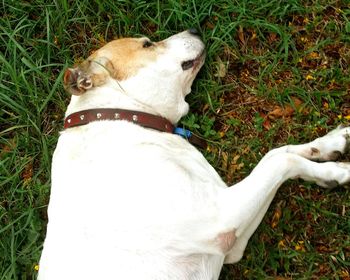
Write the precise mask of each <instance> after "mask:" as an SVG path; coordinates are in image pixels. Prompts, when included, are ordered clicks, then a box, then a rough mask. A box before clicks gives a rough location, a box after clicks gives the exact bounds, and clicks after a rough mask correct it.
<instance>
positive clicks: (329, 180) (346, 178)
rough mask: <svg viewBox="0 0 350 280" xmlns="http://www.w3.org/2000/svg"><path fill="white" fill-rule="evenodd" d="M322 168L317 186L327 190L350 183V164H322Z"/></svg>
mask: <svg viewBox="0 0 350 280" xmlns="http://www.w3.org/2000/svg"><path fill="white" fill-rule="evenodd" d="M320 166H321V168H320V169H319V170H318V171H319V176H318V178H317V179H316V184H317V185H319V186H321V187H325V188H335V187H337V186H339V185H345V184H347V183H349V182H350V163H349V162H325V163H320Z"/></svg>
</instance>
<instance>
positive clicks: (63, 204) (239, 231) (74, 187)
mask: <svg viewBox="0 0 350 280" xmlns="http://www.w3.org/2000/svg"><path fill="white" fill-rule="evenodd" d="M205 54H206V53H205V47H204V43H203V42H202V39H201V37H200V36H199V34H198V32H197V31H196V30H195V29H189V30H186V31H184V32H181V33H178V34H176V35H173V36H171V37H169V38H167V39H165V40H163V41H160V42H152V41H150V40H149V39H148V38H145V37H142V38H122V39H118V40H114V41H112V42H110V43H108V44H106V45H105V46H103V47H102V48H100V49H99V50H97V51H95V52H94V53H93V54H92V55H91V56H90V57H89V58H88V59H87V60H85V61H84V62H83V63H81V64H80V65H78V66H77V67H75V68H68V69H67V70H66V71H65V73H64V81H63V83H64V87H65V89H66V90H67V91H68V92H69V93H71V94H72V97H71V101H70V104H69V105H68V108H67V111H66V116H65V122H64V127H65V129H64V130H63V131H62V132H61V134H60V136H59V140H58V143H57V147H56V150H55V152H54V155H53V161H52V187H51V197H50V202H49V206H48V217H49V221H48V226H47V234H46V238H45V242H44V247H43V252H42V256H41V260H40V269H39V276H38V279H40V280H47V279H49V280H55V279H66V280H68V279H74V280H76V279H84V280H88V279H123V280H124V279H143V280H148V279H151V280H156V279H159V280H166V279H172V280H173V279H175V280H176V279H181V280H184V279H188V280H194V279H201V280H206V279H210V280H212V279H218V278H219V274H220V271H221V268H222V265H223V264H224V263H235V262H238V261H239V260H240V259H241V258H242V255H243V252H244V250H245V247H246V245H247V242H248V240H249V238H250V237H251V235H252V234H253V232H254V231H255V229H256V228H257V227H258V225H259V223H260V222H261V220H262V218H263V216H264V214H265V213H266V211H267V209H268V207H269V205H270V203H271V201H272V199H273V197H274V195H275V194H276V192H277V190H278V188H279V187H280V186H281V184H282V183H283V182H284V181H286V180H287V179H292V178H302V179H304V180H308V181H313V182H315V183H316V184H318V185H319V186H322V187H326V188H332V187H334V186H336V185H342V184H345V183H347V182H349V181H350V165H349V163H340V162H335V160H337V158H338V157H339V155H340V154H342V153H344V152H345V151H346V149H347V147H348V146H349V141H348V139H349V132H350V130H349V128H337V129H335V130H334V131H332V132H330V133H329V134H327V135H325V136H323V137H321V138H318V139H316V140H314V141H312V142H310V143H307V144H301V145H288V146H283V147H280V148H277V149H274V150H272V151H270V152H269V153H267V154H266V155H265V156H264V157H263V159H262V160H261V161H260V162H259V163H258V165H257V166H256V167H255V168H254V170H253V171H252V172H251V174H250V175H249V176H248V177H246V178H245V179H244V180H242V181H241V182H239V183H237V184H236V185H234V186H232V187H227V186H226V184H225V183H224V182H223V181H222V179H221V178H220V177H219V175H218V174H217V173H216V171H215V170H214V169H213V167H212V166H211V165H210V164H209V163H208V162H207V161H206V160H205V158H204V157H203V155H202V154H201V153H200V152H199V151H198V150H197V148H195V147H194V146H193V145H192V144H191V143H190V140H191V139H195V137H194V136H193V135H192V134H191V133H190V132H188V131H183V130H182V131H181V129H180V132H176V129H175V126H176V124H177V123H178V122H179V120H180V118H181V117H183V116H184V115H186V114H187V112H188V109H189V105H188V104H187V103H186V101H185V97H186V96H187V95H188V94H189V93H190V91H191V85H192V82H193V80H194V79H195V76H196V75H197V73H198V72H199V70H200V68H201V67H202V65H203V63H204V60H205ZM174 131H175V132H176V133H174ZM179 134H180V135H179ZM193 142H195V141H193Z"/></svg>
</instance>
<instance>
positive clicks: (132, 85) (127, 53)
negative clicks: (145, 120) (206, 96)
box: [64, 29, 205, 123]
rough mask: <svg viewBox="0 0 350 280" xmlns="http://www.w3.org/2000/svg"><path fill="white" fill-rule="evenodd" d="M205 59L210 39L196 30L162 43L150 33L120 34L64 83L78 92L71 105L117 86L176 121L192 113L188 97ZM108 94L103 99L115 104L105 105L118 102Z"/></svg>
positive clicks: (118, 90)
mask: <svg viewBox="0 0 350 280" xmlns="http://www.w3.org/2000/svg"><path fill="white" fill-rule="evenodd" d="M204 58H205V52H204V44H203V42H202V41H201V39H200V38H199V36H198V34H197V32H196V30H194V29H190V30H188V31H185V32H182V33H179V34H176V35H174V36H171V37H169V38H167V39H165V40H163V41H160V42H151V41H150V40H149V39H148V38H124V39H118V40H115V41H112V42H110V43H108V44H106V45H105V46H104V47H102V48H101V49H99V50H97V51H96V52H94V53H93V54H92V55H91V56H90V57H89V58H88V59H87V60H85V61H84V62H83V63H82V64H80V65H79V66H77V67H75V68H69V69H67V70H66V72H65V75H64V86H65V88H66V90H67V91H68V92H70V93H71V94H73V97H72V101H73V99H74V102H71V105H70V106H72V103H74V104H79V103H81V102H85V103H86V102H87V103H90V104H92V103H93V101H92V100H90V101H89V100H88V99H89V98H91V99H98V98H100V99H103V97H102V96H103V94H104V91H106V92H107V91H108V92H110V91H111V89H113V90H115V93H116V95H117V94H118V93H122V94H123V95H126V96H128V97H129V98H131V99H133V100H134V101H135V102H137V103H139V104H142V106H146V107H148V108H151V110H152V111H154V112H155V113H157V114H159V115H161V116H163V117H165V118H168V119H169V120H170V121H171V122H173V123H176V122H177V121H178V120H179V119H180V118H181V117H182V116H183V115H185V114H186V113H187V112H188V104H187V103H186V102H185V96H186V95H187V94H188V93H189V92H190V91H191V85H192V82H193V80H194V78H195V76H196V75H197V73H198V71H199V69H200V68H201V66H202V65H203V63H204ZM108 98H109V101H104V102H103V103H108V102H110V104H103V105H104V106H106V107H107V106H109V107H110V106H113V107H115V106H116V105H117V104H115V102H114V100H112V99H113V95H110V94H109V95H108ZM116 98H117V96H116ZM98 103H100V102H98ZM101 105H102V104H100V105H99V106H101ZM78 107H79V106H78ZM85 109H86V108H85ZM73 110H74V109H73Z"/></svg>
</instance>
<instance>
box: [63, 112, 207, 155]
mask: <svg viewBox="0 0 350 280" xmlns="http://www.w3.org/2000/svg"><path fill="white" fill-rule="evenodd" d="M103 120H125V121H129V122H133V123H135V124H138V125H141V126H143V127H146V128H152V129H156V130H159V131H163V132H168V133H175V134H178V135H181V136H182V137H184V138H186V139H187V140H188V141H189V142H191V143H192V144H194V145H197V146H199V147H201V148H204V149H205V148H206V147H207V143H206V141H205V140H203V139H201V138H199V137H197V136H195V135H193V134H192V133H191V132H189V131H187V130H186V131H185V133H182V132H180V133H179V132H178V131H184V130H183V129H181V128H176V129H175V127H174V126H173V125H172V123H171V122H169V121H168V120H167V119H165V118H163V117H160V116H155V115H152V114H148V113H144V112H138V111H131V110H123V109H114V108H113V109H112V108H101V109H89V110H84V111H79V112H76V113H73V114H70V115H69V116H68V117H66V119H65V120H64V128H65V129H67V128H71V127H76V126H81V125H85V124H88V123H90V122H94V121H103Z"/></svg>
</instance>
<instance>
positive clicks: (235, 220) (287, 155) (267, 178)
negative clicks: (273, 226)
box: [220, 128, 350, 263]
mask: <svg viewBox="0 0 350 280" xmlns="http://www.w3.org/2000/svg"><path fill="white" fill-rule="evenodd" d="M348 134H349V129H348V128H347V129H337V130H334V131H332V132H331V133H329V134H327V135H326V136H324V137H321V138H318V139H316V140H315V141H312V142H310V143H308V144H303V145H294V146H285V147H281V148H278V149H275V150H272V151H271V152H269V153H268V154H267V155H266V156H265V157H264V158H263V159H262V160H261V162H260V163H259V164H258V165H257V166H256V168H255V169H254V170H253V172H252V173H251V174H250V175H249V176H248V177H247V178H246V179H244V180H243V181H242V182H240V183H238V184H236V185H234V186H232V187H231V188H227V189H224V190H223V191H222V196H221V200H220V203H221V206H222V209H221V211H222V212H221V215H222V217H224V218H223V219H224V225H225V228H226V231H227V230H228V229H231V230H233V231H234V232H235V237H236V240H235V243H234V244H233V247H232V249H231V250H230V251H229V253H228V254H227V255H226V258H225V263H233V262H237V261H239V260H240V259H241V257H242V255H243V252H244V249H245V247H246V245H247V242H248V240H249V238H250V237H251V235H252V234H253V233H254V231H255V230H256V228H257V227H258V225H259V223H260V222H261V220H262V218H263V216H264V214H265V213H266V211H267V209H268V207H269V205H270V203H271V201H272V199H273V197H274V196H275V194H276V192H277V190H278V188H279V187H280V186H281V184H282V183H283V182H284V181H286V180H288V179H293V178H302V179H304V180H307V181H313V182H316V183H317V184H318V185H320V186H323V187H334V186H336V185H338V184H339V185H341V184H345V183H347V182H349V181H350V164H348V163H338V162H324V163H316V162H313V161H311V160H308V159H307V158H311V159H313V160H321V161H323V160H332V159H335V157H334V155H337V154H340V153H343V152H344V151H345V150H346V148H347V145H348V141H347V135H348ZM315 154H317V155H318V156H317V155H315Z"/></svg>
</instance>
